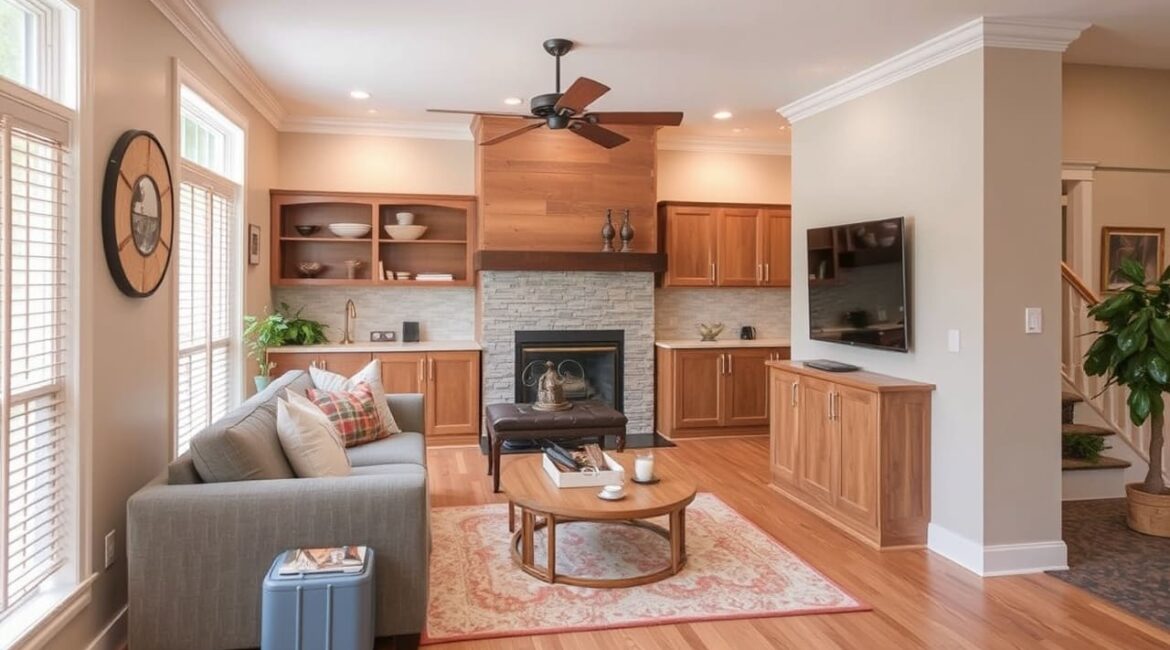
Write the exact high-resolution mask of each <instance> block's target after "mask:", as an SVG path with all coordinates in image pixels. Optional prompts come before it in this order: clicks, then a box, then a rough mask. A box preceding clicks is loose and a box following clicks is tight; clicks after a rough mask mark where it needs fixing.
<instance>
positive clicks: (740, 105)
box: [197, 0, 1170, 141]
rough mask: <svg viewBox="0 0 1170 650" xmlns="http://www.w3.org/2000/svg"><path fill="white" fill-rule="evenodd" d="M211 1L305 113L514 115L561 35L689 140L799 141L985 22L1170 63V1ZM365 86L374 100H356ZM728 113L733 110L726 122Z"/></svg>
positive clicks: (548, 64)
mask: <svg viewBox="0 0 1170 650" xmlns="http://www.w3.org/2000/svg"><path fill="white" fill-rule="evenodd" d="M197 2H198V3H199V4H200V5H201V6H202V7H203V9H204V11H206V12H207V14H208V15H209V16H210V17H211V18H212V19H213V20H214V21H215V22H216V23H217V24H218V25H219V27H220V29H222V30H223V32H224V33H225V34H226V35H227V36H228V38H229V39H230V40H231V42H232V43H233V44H234V45H235V46H236V48H237V49H238V50H239V51H240V53H241V54H242V55H243V57H244V58H245V59H246V60H247V61H248V63H249V64H250V65H251V66H252V67H253V68H254V69H255V70H256V72H257V73H258V74H259V76H260V77H261V78H262V79H263V80H264V81H265V83H267V84H268V85H269V86H270V87H271V89H272V90H273V91H274V92H275V93H276V94H277V96H278V97H279V98H280V100H281V102H282V103H283V104H284V107H285V109H286V110H287V111H288V113H289V115H290V116H291V117H294V118H304V117H328V118H355V119H359V118H360V119H371V120H385V121H388V122H412V123H417V122H435V123H444V122H445V123H448V124H451V123H456V124H458V123H465V122H466V121H467V120H466V119H464V118H461V117H459V116H440V115H433V114H428V113H426V112H425V111H424V109H426V108H432V107H433V108H462V109H476V110H490V111H510V110H515V109H513V108H510V107H508V106H505V105H504V103H503V99H504V98H505V97H509V96H518V97H523V98H525V100H527V99H528V98H529V97H531V96H532V95H536V94H541V93H546V92H552V91H553V59H552V57H550V56H548V55H547V54H545V53H544V51H543V50H542V49H541V43H542V42H543V41H544V39H546V38H550V37H564V38H569V39H572V40H574V41H577V42H578V43H579V45H578V49H576V50H574V51H573V52H572V53H570V54H569V55H568V56H567V57H565V59H564V60H563V62H562V64H563V77H564V84H565V85H568V83H570V82H571V81H572V80H573V79H575V78H576V77H578V76H588V77H591V78H593V79H596V80H598V81H601V82H602V83H605V84H606V85H608V86H610V87H611V88H612V89H613V90H611V91H610V92H609V94H607V95H606V96H605V97H603V98H602V99H601V100H599V101H598V102H597V103H595V104H594V105H593V107H592V108H594V109H598V110H682V111H685V113H686V119H685V120H684V122H683V126H682V127H680V128H679V129H678V131H677V132H678V133H680V134H686V135H695V136H726V137H738V138H745V139H751V140H770V141H771V140H776V141H783V140H786V139H787V134H786V133H785V132H784V131H782V130H781V129H780V127H781V125H782V124H783V121H782V119H781V118H780V117H779V116H778V115H777V114H776V112H775V109H776V108H777V107H778V106H782V105H784V104H787V103H789V102H791V101H793V100H796V99H799V98H800V97H803V96H804V95H807V94H809V93H811V92H813V91H816V90H819V89H821V88H823V87H825V86H827V85H829V84H830V83H832V82H834V81H837V80H839V79H842V78H844V77H847V76H849V75H851V74H853V73H855V72H858V71H860V70H862V69H864V68H866V67H868V66H870V65H873V64H875V63H878V62H879V61H882V60H884V59H886V58H888V57H890V56H893V55H895V54H897V53H899V52H902V51H904V50H906V49H908V48H910V47H911V46H913V45H916V44H918V43H920V42H922V41H925V40H927V39H929V38H931V37H933V36H936V35H938V34H941V33H943V32H945V31H947V30H949V29H951V28H954V27H957V26H958V25H960V24H963V23H965V22H967V21H969V20H972V19H974V18H977V17H979V16H981V15H983V16H1000V17H1028V18H1058V19H1068V20H1076V21H1085V22H1089V23H1092V24H1093V25H1094V26H1093V27H1092V28H1091V29H1089V30H1088V31H1086V32H1085V33H1084V35H1082V37H1081V38H1080V40H1078V41H1077V42H1075V43H1074V44H1073V45H1072V46H1071V47H1070V49H1069V51H1068V53H1067V55H1066V60H1069V61H1074V62H1081V63H1101V64H1110V65H1126V66H1138V67H1156V68H1170V0H722V1H720V0H706V1H699V0H592V1H591V2H565V3H556V2H542V3H538V2H532V1H531V0H529V1H526V2H523V1H520V0H490V1H485V0H431V1H426V0H331V1H330V2H322V1H321V0H279V1H273V0H197ZM356 88H360V89H363V90H366V91H368V92H369V93H370V94H371V98H370V99H368V100H365V101H357V100H353V99H350V98H349V95H348V93H349V91H350V90H352V89H356ZM371 108H372V109H375V110H377V114H370V113H369V109H371ZM519 108H524V107H519ZM721 109H725V110H729V111H732V112H733V113H734V117H733V118H732V119H730V120H727V121H722V122H721V121H718V120H715V119H713V118H712V117H711V115H712V114H713V113H714V112H715V111H717V110H721ZM733 129H741V131H740V132H738V133H736V132H733Z"/></svg>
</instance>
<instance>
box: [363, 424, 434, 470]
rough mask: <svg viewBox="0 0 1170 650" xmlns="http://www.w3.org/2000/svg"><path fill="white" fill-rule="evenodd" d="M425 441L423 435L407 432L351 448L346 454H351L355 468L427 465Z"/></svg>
mask: <svg viewBox="0 0 1170 650" xmlns="http://www.w3.org/2000/svg"><path fill="white" fill-rule="evenodd" d="M425 440H426V439H425V438H423V435H422V434H421V433H413V432H410V431H407V432H403V433H398V434H395V435H392V436H390V437H389V438H382V439H381V440H375V441H374V442H371V443H368V444H364V445H358V446H357V447H350V448H349V449H346V450H345V452H346V453H347V454H349V462H350V464H352V465H353V466H354V468H358V467H369V466H371V465H391V464H394V463H413V464H415V465H426V464H427V445H426V441H425ZM354 473H355V474H356V473H357V472H354Z"/></svg>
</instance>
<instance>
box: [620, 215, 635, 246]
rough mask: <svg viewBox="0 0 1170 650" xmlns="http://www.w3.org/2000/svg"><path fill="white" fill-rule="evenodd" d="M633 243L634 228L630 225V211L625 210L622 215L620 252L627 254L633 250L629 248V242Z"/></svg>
mask: <svg viewBox="0 0 1170 650" xmlns="http://www.w3.org/2000/svg"><path fill="white" fill-rule="evenodd" d="M632 241H634V226H633V225H631V224H630V209H629V208H626V210H625V213H624V214H623V215H622V251H621V252H623V253H629V252H630V251H632V250H633V249H632V248H630V242H632Z"/></svg>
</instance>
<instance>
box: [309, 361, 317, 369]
mask: <svg viewBox="0 0 1170 650" xmlns="http://www.w3.org/2000/svg"><path fill="white" fill-rule="evenodd" d="M309 367H310V368H316V367H317V360H316V359H313V360H312V361H310V362H309Z"/></svg>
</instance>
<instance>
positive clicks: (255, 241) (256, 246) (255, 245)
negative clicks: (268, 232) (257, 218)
mask: <svg viewBox="0 0 1170 650" xmlns="http://www.w3.org/2000/svg"><path fill="white" fill-rule="evenodd" d="M259 263H260V226H257V225H256V224H254V223H250V224H248V264H251V265H252V266H256V265H257V264H259Z"/></svg>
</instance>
